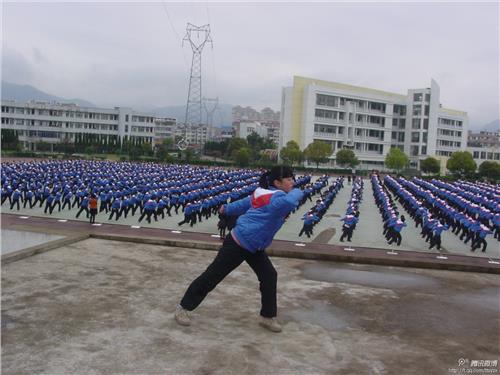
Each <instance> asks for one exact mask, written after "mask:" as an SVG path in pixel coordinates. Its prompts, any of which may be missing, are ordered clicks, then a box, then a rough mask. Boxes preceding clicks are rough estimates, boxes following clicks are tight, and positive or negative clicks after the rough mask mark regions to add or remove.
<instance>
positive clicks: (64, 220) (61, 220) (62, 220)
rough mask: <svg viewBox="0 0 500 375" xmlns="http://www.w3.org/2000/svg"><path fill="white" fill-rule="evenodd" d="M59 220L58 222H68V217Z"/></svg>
mask: <svg viewBox="0 0 500 375" xmlns="http://www.w3.org/2000/svg"><path fill="white" fill-rule="evenodd" d="M57 221H58V222H60V223H65V222H67V221H68V220H66V219H58V220H57Z"/></svg>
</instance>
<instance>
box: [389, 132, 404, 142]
mask: <svg viewBox="0 0 500 375" xmlns="http://www.w3.org/2000/svg"><path fill="white" fill-rule="evenodd" d="M391 138H392V140H393V141H397V142H404V141H405V132H392V134H391Z"/></svg>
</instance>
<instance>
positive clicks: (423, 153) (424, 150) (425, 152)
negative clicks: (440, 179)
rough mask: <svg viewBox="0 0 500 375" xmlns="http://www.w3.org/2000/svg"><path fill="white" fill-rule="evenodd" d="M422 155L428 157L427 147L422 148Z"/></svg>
mask: <svg viewBox="0 0 500 375" xmlns="http://www.w3.org/2000/svg"><path fill="white" fill-rule="evenodd" d="M421 154H422V155H427V146H422V152H421Z"/></svg>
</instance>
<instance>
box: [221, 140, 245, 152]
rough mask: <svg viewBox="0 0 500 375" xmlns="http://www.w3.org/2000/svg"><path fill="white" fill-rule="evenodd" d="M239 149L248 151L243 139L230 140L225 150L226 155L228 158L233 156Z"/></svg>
mask: <svg viewBox="0 0 500 375" xmlns="http://www.w3.org/2000/svg"><path fill="white" fill-rule="evenodd" d="M241 148H247V149H248V142H247V140H246V139H243V138H231V140H230V141H229V144H228V146H227V149H226V154H227V155H228V156H233V154H234V151H238V150H239V149H241Z"/></svg>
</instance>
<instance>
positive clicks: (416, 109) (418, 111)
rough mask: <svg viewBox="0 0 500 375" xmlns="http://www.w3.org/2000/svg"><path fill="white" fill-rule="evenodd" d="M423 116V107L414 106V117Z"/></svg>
mask: <svg viewBox="0 0 500 375" xmlns="http://www.w3.org/2000/svg"><path fill="white" fill-rule="evenodd" d="M421 114H422V106H421V105H420V104H416V105H414V106H413V116H420V115H421Z"/></svg>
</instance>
